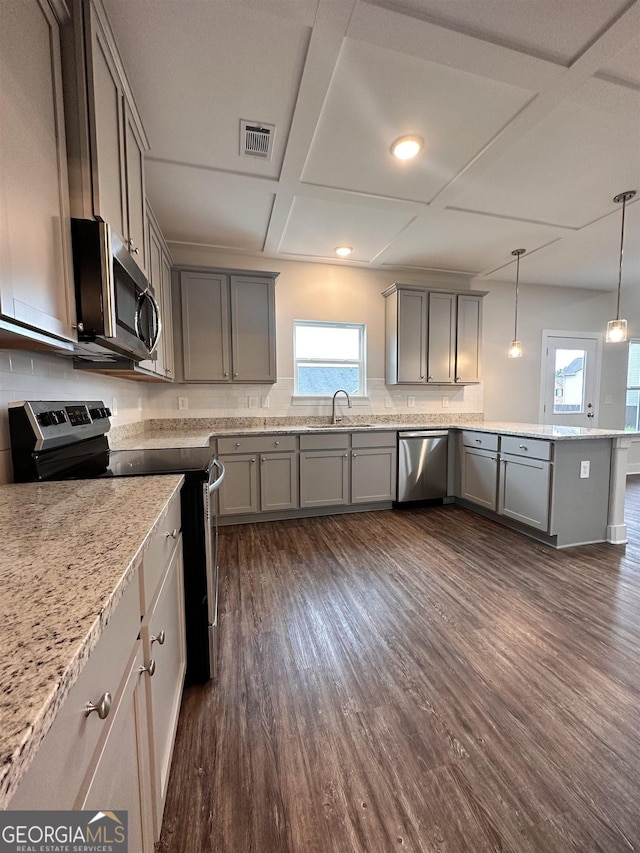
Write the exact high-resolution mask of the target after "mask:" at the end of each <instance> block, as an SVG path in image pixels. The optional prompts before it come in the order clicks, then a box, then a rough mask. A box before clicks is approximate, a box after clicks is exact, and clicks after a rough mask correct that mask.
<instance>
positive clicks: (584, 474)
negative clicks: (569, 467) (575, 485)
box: [580, 459, 591, 480]
mask: <svg viewBox="0 0 640 853" xmlns="http://www.w3.org/2000/svg"><path fill="white" fill-rule="evenodd" d="M590 469H591V462H590V461H589V460H588V459H583V460H582V462H581V463H580V479H581V480H586V479H588V477H589V471H590Z"/></svg>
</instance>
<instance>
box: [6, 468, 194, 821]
mask: <svg viewBox="0 0 640 853" xmlns="http://www.w3.org/2000/svg"><path fill="white" fill-rule="evenodd" d="M182 482H183V477H182V476H179V475H173V476H163V477H120V478H115V479H107V480H74V481H69V482H60V483H26V484H21V485H5V486H0V538H1V540H2V554H1V555H0V589H1V590H2V595H1V597H0V648H1V649H2V660H1V661H0V681H1V682H2V685H3V689H2V697H1V698H0V808H6V806H7V803H8V802H9V800H10V798H11V796H12V795H13V792H14V791H15V788H16V787H17V785H18V783H19V781H20V779H21V778H22V776H23V775H24V773H25V772H26V770H27V768H28V766H29V764H30V763H31V761H32V759H33V757H34V755H35V753H36V751H37V749H38V747H39V745H40V743H41V742H42V739H43V738H44V736H45V735H46V733H47V731H48V730H49V728H50V727H51V724H52V723H53V720H54V719H55V716H56V713H57V711H58V710H59V708H60V706H61V704H62V702H63V700H64V698H65V696H66V695H67V693H68V692H69V690H70V689H71V687H72V686H73V684H74V683H75V681H76V680H77V678H78V675H79V673H80V671H81V669H82V667H83V665H84V663H85V662H86V660H87V658H88V656H89V654H90V653H91V651H92V650H93V648H94V647H95V645H96V643H97V642H98V639H99V637H100V634H101V633H102V630H103V629H104V627H105V626H106V624H107V623H108V621H109V619H110V618H111V614H112V613H113V611H114V608H115V606H116V605H117V603H118V601H119V600H120V598H121V597H122V594H123V592H124V590H125V589H126V587H127V586H128V584H129V582H130V581H131V579H132V578H133V577H134V576H135V572H136V570H137V568H138V566H139V564H140V561H141V559H142V554H143V552H144V548H145V546H146V544H147V542H148V540H149V537H150V535H151V534H152V533H153V532H154V531H155V530H156V527H157V525H158V524H159V523H160V521H161V519H162V518H163V516H164V514H165V512H166V510H167V505H168V503H169V501H170V499H171V498H172V497H173V496H174V494H175V493H176V492H177V491H178V490H179V488H180V486H181V484H182Z"/></svg>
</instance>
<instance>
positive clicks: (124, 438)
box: [109, 415, 634, 450]
mask: <svg viewBox="0 0 640 853" xmlns="http://www.w3.org/2000/svg"><path fill="white" fill-rule="evenodd" d="M230 420H231V419H229V418H225V419H221V421H220V422H216V420H215V419H211V420H208V419H205V418H195V419H188V418H184V419H170V418H167V419H165V420H153V421H149V422H147V424H146V428H145V429H144V431H141V432H139V433H137V434H133V435H126V434H122V433H120V432H117V433H116V434H114V435H113V436H110V439H109V444H110V446H111V447H112V449H113V450H156V449H160V448H166V447H207V446H208V445H209V444H210V442H211V441H212V440H213V439H215V438H221V437H224V436H228V435H275V434H281V435H306V434H309V433H323V432H330V431H331V424H329V423H328V422H326V421H325V422H324V423H322V424H321V423H318V422H317V419H307V422H304V420H301V421H298V422H291V423H281V422H280V421H278V420H277V419H275V418H273V419H271V420H273V423H270V419H268V418H264V419H263V418H253V419H252V418H243V419H238V421H237V422H236V423H233V422H231V423H230V422H229V421H230ZM363 421H364V418H362V420H358V421H346V422H343V424H342V425H340V426H336V427H334V429H335V430H336V431H340V432H342V431H347V432H360V431H374V430H412V429H415V430H418V429H420V430H429V429H470V430H476V431H479V432H498V433H502V434H503V435H517V436H522V437H524V438H542V439H548V440H552V441H566V440H570V439H574V440H575V439H585V438H615V437H618V436H630V435H634V433H626V432H624V430H611V429H588V428H586V427H571V426H554V425H548V424H526V423H514V422H512V421H493V422H489V421H484V420H480V419H475V418H467V419H463V418H459V419H457V420H451V419H445V418H437V417H434V416H431V417H429V419H428V420H427V421H424V420H423V421H416V422H413V423H410V422H400V421H391V420H385V419H384V418H381V417H380V416H376V415H372V416H370V417H369V418H368V419H367V421H366V423H365V422H363Z"/></svg>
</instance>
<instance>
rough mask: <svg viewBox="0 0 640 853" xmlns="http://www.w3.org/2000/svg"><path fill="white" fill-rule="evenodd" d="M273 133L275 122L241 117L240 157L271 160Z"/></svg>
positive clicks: (274, 131)
mask: <svg viewBox="0 0 640 853" xmlns="http://www.w3.org/2000/svg"><path fill="white" fill-rule="evenodd" d="M275 133H276V126H275V124H261V123H260V122H259V121H245V120H244V119H242V120H241V122H240V155H241V156H242V157H257V158H258V159H260V160H271V152H272V151H273V138H274V136H275Z"/></svg>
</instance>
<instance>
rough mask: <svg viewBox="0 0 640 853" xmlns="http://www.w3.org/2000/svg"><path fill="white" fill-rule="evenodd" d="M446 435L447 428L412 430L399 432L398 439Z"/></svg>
mask: <svg viewBox="0 0 640 853" xmlns="http://www.w3.org/2000/svg"><path fill="white" fill-rule="evenodd" d="M447 435H449V430H447V429H425V430H415V431H412V432H399V433H398V439H399V440H400V441H401V440H402V439H404V438H444V437H445V436H447Z"/></svg>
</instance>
